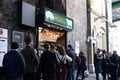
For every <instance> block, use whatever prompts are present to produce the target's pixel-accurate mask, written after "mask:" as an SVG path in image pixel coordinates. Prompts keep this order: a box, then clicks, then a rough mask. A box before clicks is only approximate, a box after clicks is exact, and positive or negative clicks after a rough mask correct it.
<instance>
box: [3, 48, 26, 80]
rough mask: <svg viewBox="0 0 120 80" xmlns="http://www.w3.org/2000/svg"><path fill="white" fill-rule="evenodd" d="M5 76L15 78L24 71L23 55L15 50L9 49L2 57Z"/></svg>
mask: <svg viewBox="0 0 120 80" xmlns="http://www.w3.org/2000/svg"><path fill="white" fill-rule="evenodd" d="M3 68H4V76H5V78H11V79H15V78H18V77H20V76H22V75H23V74H24V72H25V61H24V58H23V56H22V55H21V54H20V53H18V52H17V51H12V50H11V51H9V52H8V53H6V54H5V56H4V59H3Z"/></svg>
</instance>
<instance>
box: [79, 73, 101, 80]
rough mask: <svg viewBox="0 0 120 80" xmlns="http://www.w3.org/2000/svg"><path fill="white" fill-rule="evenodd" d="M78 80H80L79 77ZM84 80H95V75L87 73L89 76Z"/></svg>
mask: <svg viewBox="0 0 120 80" xmlns="http://www.w3.org/2000/svg"><path fill="white" fill-rule="evenodd" d="M79 80H81V77H79ZM85 80H96V76H95V73H89V76H88V77H87V78H85ZM100 80H102V75H100Z"/></svg>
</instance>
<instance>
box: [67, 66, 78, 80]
mask: <svg viewBox="0 0 120 80" xmlns="http://www.w3.org/2000/svg"><path fill="white" fill-rule="evenodd" d="M67 75H68V76H67V80H75V79H76V78H75V69H74V68H73V67H69V68H68V72H67Z"/></svg>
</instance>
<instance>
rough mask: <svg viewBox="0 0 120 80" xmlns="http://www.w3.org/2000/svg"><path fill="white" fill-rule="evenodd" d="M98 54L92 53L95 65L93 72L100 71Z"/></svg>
mask: <svg viewBox="0 0 120 80" xmlns="http://www.w3.org/2000/svg"><path fill="white" fill-rule="evenodd" d="M100 57H101V56H100V54H98V53H95V54H94V66H95V73H100V72H101V60H102V59H101V58H100Z"/></svg>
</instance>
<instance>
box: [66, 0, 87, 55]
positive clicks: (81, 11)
mask: <svg viewBox="0 0 120 80" xmlns="http://www.w3.org/2000/svg"><path fill="white" fill-rule="evenodd" d="M66 15H67V16H68V17H70V18H72V19H73V20H74V30H73V31H72V32H68V34H67V43H71V42H72V43H75V45H74V46H76V42H78V44H79V51H83V52H84V53H85V55H87V38H86V36H87V0H74V2H73V1H72V0H66ZM86 57H87V56H86Z"/></svg>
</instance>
